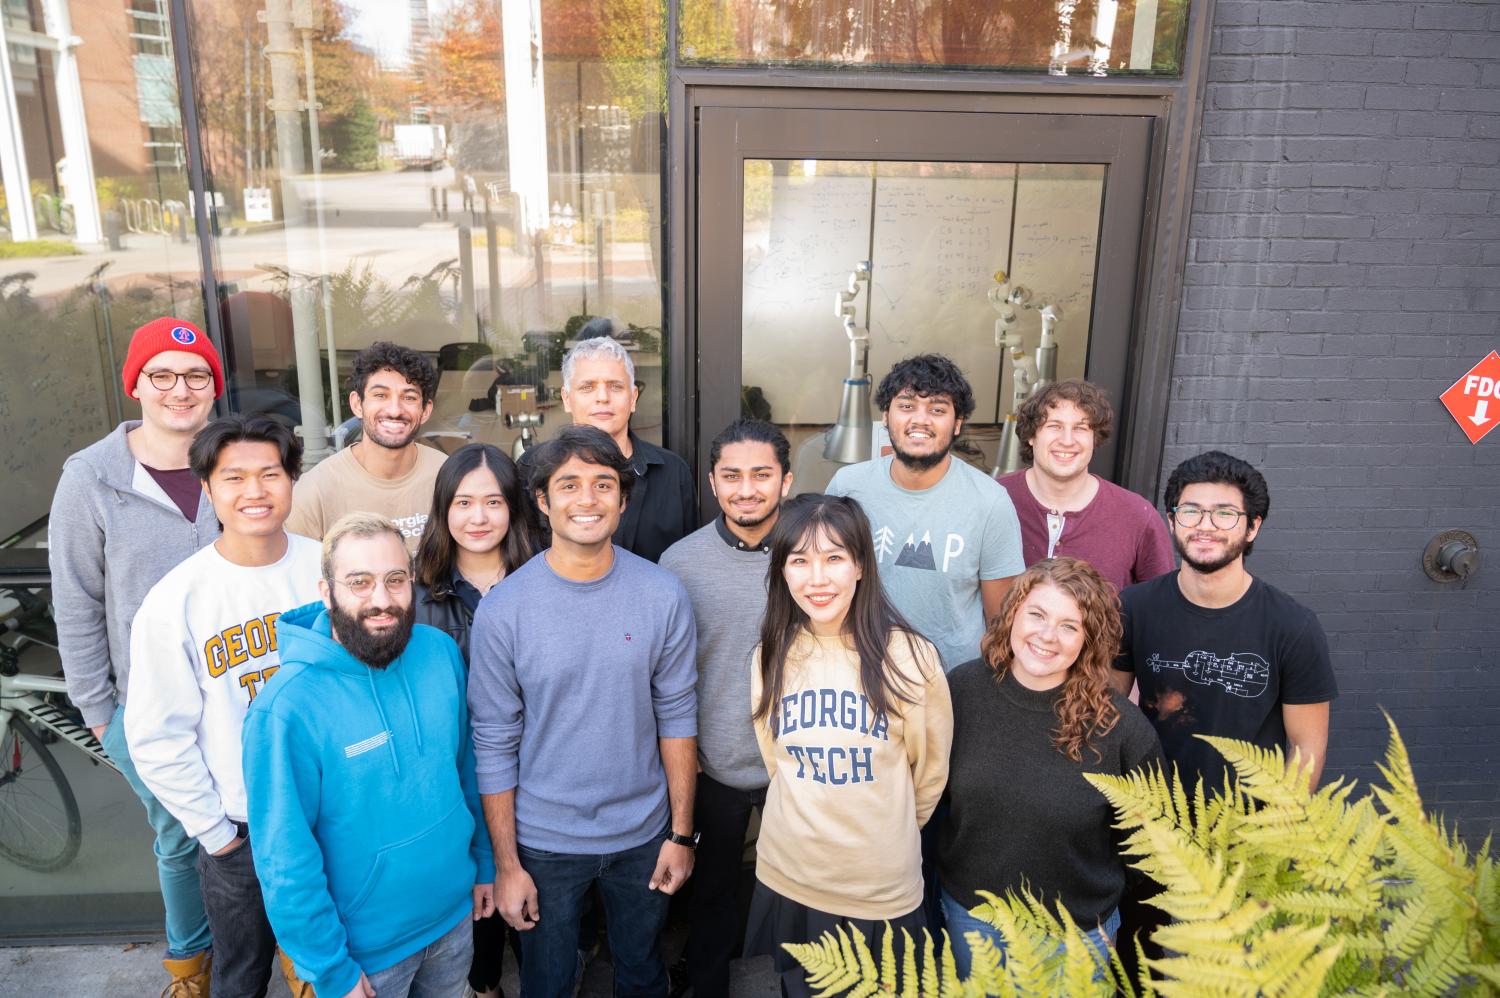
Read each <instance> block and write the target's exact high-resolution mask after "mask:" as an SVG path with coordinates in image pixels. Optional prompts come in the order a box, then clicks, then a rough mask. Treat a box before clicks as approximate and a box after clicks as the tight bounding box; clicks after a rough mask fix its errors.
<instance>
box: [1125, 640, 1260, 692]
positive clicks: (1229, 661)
mask: <svg viewBox="0 0 1500 998" xmlns="http://www.w3.org/2000/svg"><path fill="white" fill-rule="evenodd" d="M1146 664H1147V665H1149V666H1150V667H1151V671H1152V672H1160V671H1161V670H1163V669H1176V670H1177V671H1179V672H1181V673H1182V674H1183V675H1185V676H1187V678H1188V681H1189V682H1192V683H1197V684H1198V685H1199V686H1222V687H1224V689H1225V691H1226V692H1228V693H1229V694H1230V695H1232V696H1237V697H1244V698H1246V699H1249V700H1253V699H1255V698H1256V697H1258V696H1260V695H1261V694H1262V693H1264V692H1265V691H1266V687H1267V686H1268V685H1269V684H1270V681H1271V666H1270V664H1269V663H1268V662H1267V661H1266V660H1265V659H1263V658H1261V657H1260V656H1259V655H1257V654H1255V653H1254V652H1248V651H1237V652H1235V653H1234V654H1232V655H1229V656H1226V657H1220V656H1219V655H1216V654H1214V653H1213V652H1211V651H1190V652H1188V653H1187V655H1185V656H1183V660H1182V661H1181V662H1172V661H1168V660H1165V659H1163V658H1162V657H1161V656H1160V655H1152V656H1151V657H1150V658H1149V659H1147V660H1146Z"/></svg>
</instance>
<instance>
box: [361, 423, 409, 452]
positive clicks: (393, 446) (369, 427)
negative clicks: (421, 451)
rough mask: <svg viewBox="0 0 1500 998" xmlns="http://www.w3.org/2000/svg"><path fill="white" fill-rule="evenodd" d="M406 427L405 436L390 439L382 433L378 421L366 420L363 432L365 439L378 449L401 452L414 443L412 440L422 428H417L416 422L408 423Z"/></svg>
mask: <svg viewBox="0 0 1500 998" xmlns="http://www.w3.org/2000/svg"><path fill="white" fill-rule="evenodd" d="M406 426H407V429H406V433H405V434H404V435H402V436H400V437H390V436H386V435H385V434H383V433H382V432H381V431H380V427H379V425H378V424H377V420H374V419H366V420H365V421H364V423H363V424H362V429H361V432H362V433H363V434H364V438H365V439H366V440H368V441H370V443H372V444H374V445H375V446H377V447H384V448H385V449H386V450H400V449H401V448H403V447H405V446H406V445H407V444H409V443H411V442H412V438H413V437H415V436H416V435H417V430H418V429H420V427H418V426H417V424H416V421H415V420H413V421H412V422H409V423H407V424H406Z"/></svg>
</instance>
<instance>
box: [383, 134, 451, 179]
mask: <svg viewBox="0 0 1500 998" xmlns="http://www.w3.org/2000/svg"><path fill="white" fill-rule="evenodd" d="M395 138H396V159H397V161H398V162H400V164H401V165H402V166H421V167H426V168H428V169H431V168H432V167H434V166H442V165H443V164H444V163H446V162H447V161H448V136H447V134H446V132H445V131H444V130H443V126H442V125H397V126H396V136H395Z"/></svg>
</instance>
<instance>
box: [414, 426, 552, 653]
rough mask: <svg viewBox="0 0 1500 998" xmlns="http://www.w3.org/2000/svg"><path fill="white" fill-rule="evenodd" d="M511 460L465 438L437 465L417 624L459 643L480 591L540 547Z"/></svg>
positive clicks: (465, 642)
mask: <svg viewBox="0 0 1500 998" xmlns="http://www.w3.org/2000/svg"><path fill="white" fill-rule="evenodd" d="M523 489H524V485H523V484H522V482H521V479H520V475H519V473H518V472H517V470H516V466H515V463H514V462H512V461H511V459H510V458H508V457H506V456H505V454H504V453H503V452H502V451H501V450H500V448H498V447H496V446H494V445H493V444H466V445H465V446H463V447H460V448H459V449H458V450H456V451H454V452H453V453H452V454H451V455H449V457H448V460H447V461H444V462H443V466H442V468H440V469H439V470H438V474H437V481H436V484H435V486H434V487H433V495H432V512H431V514H430V515H429V516H428V517H427V525H426V527H424V528H423V530H422V540H421V542H420V543H419V544H418V546H417V590H416V605H417V623H419V624H429V625H431V626H432V627H436V628H438V629H439V630H441V631H446V632H447V633H448V635H449V637H451V638H453V640H454V641H456V642H458V647H459V650H460V651H462V652H463V653H464V661H465V662H467V661H468V660H469V627H470V625H471V624H472V623H473V621H474V611H475V609H476V608H478V606H479V601H480V600H481V599H483V598H484V595H485V594H486V593H488V592H489V591H490V590H491V589H493V588H494V587H495V586H496V585H498V584H499V583H500V580H501V579H503V578H505V577H506V576H507V575H509V574H510V573H511V572H514V571H515V570H516V569H518V568H520V567H521V566H522V565H524V564H526V562H527V561H528V560H529V559H530V558H531V556H532V555H534V554H536V552H537V550H538V549H539V548H540V544H539V542H538V536H537V530H536V528H535V527H534V526H532V524H531V521H530V516H529V513H528V510H529V509H530V507H529V506H527V505H526V500H525V497H524V494H523Z"/></svg>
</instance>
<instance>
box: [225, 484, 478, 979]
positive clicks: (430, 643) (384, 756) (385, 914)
mask: <svg viewBox="0 0 1500 998" xmlns="http://www.w3.org/2000/svg"><path fill="white" fill-rule="evenodd" d="M321 567H322V576H323V577H322V578H321V579H320V580H319V582H318V589H319V591H320V593H321V595H322V601H321V602H315V603H310V604H308V605H307V606H303V607H299V608H298V609H296V610H292V611H289V612H287V613H284V614H282V615H281V617H280V618H279V619H278V620H277V626H276V634H277V639H278V642H279V644H280V652H281V663H282V667H281V671H280V672H279V673H278V674H277V676H276V681H275V682H274V683H271V684H269V685H268V686H267V687H266V688H265V689H264V690H263V692H262V693H261V695H260V696H258V697H256V698H255V700H254V701H252V703H251V705H250V711H249V712H248V713H247V714H246V717H245V725H244V732H243V739H244V759H245V787H246V791H247V796H248V800H249V811H250V821H249V824H250V827H251V828H252V829H254V830H255V833H256V834H257V835H258V836H260V838H261V840H263V841H265V842H267V843H269V844H270V847H269V848H267V849H265V850H264V851H262V850H257V851H256V853H255V873H256V876H257V877H258V879H259V881H260V886H261V891H262V894H263V896H264V898H265V907H266V915H267V917H268V918H269V920H270V924H271V928H272V929H273V930H274V932H275V934H276V937H277V939H278V940H280V941H281V944H282V949H283V950H284V951H285V953H286V954H287V956H288V957H290V958H291V961H292V963H293V964H294V965H295V967H296V970H297V974H298V976H299V977H301V978H302V979H303V980H305V981H308V982H310V983H311V984H313V985H314V987H315V988H316V989H317V993H318V994H319V995H344V996H349V998H370V996H373V995H377V994H378V995H380V996H382V998H393V996H401V995H406V994H421V995H429V994H431V995H438V994H451V995H458V994H463V993H464V990H465V984H466V982H467V980H468V974H469V965H470V963H472V962H473V952H474V939H473V930H472V929H471V927H470V925H469V923H470V921H471V919H478V918H481V917H483V916H486V915H489V914H491V913H493V912H494V910H495V907H494V893H493V883H494V879H495V864H494V860H493V858H492V855H491V852H490V844H489V835H488V833H487V832H486V830H485V825H484V817H483V814H482V813H481V811H480V802H479V793H478V790H477V788H476V785H475V782H474V747H473V740H472V739H471V738H470V736H469V716H468V715H469V710H468V702H467V699H466V688H467V679H466V676H465V669H464V662H463V657H462V656H461V655H460V653H459V650H458V646H457V645H456V644H454V643H453V639H452V638H450V637H448V635H446V634H444V633H443V632H442V631H439V630H437V629H436V628H432V627H428V626H426V625H425V624H415V625H414V624H413V619H414V611H413V606H412V579H411V570H410V565H409V562H408V559H407V555H406V547H405V545H404V544H403V542H402V538H401V533H400V530H399V529H398V528H397V527H396V526H395V525H394V524H392V523H391V522H390V521H389V520H388V519H386V518H384V517H381V516H378V515H376V514H373V513H350V514H349V515H347V516H345V517H343V518H342V519H340V520H338V521H337V522H335V523H334V524H333V525H332V526H331V527H330V528H329V530H328V532H327V534H326V535H325V536H324V538H323V552H322V566H321Z"/></svg>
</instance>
